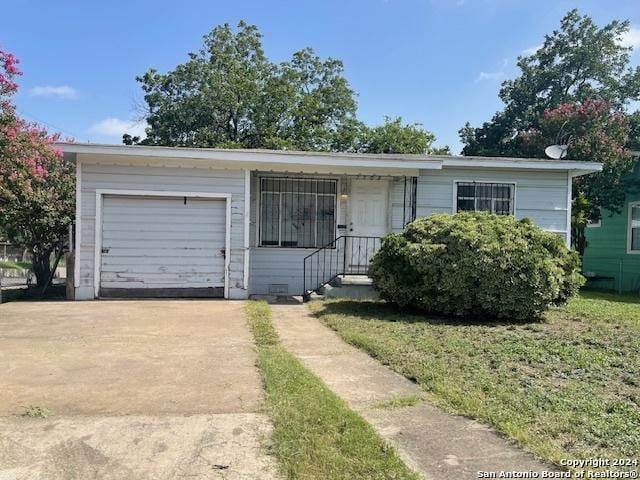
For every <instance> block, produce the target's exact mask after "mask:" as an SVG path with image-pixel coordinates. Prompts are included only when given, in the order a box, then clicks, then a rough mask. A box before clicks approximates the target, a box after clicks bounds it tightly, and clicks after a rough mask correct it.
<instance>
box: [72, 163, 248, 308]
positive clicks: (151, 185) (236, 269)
mask: <svg viewBox="0 0 640 480" xmlns="http://www.w3.org/2000/svg"><path fill="white" fill-rule="evenodd" d="M78 160H79V161H80V162H81V164H82V178H81V189H82V192H81V195H82V197H81V212H80V214H81V241H80V245H79V254H80V259H79V262H80V291H81V294H80V296H81V297H84V298H88V297H89V293H88V292H91V296H93V267H94V245H95V238H94V236H95V234H94V232H95V211H96V210H95V209H96V199H95V193H96V190H98V189H104V190H145V191H146V190H149V191H159V192H162V191H166V192H169V191H173V192H203V193H230V194H232V200H231V245H230V247H231V258H230V265H229V288H230V295H233V296H243V295H246V291H244V290H243V268H244V267H243V266H244V178H245V177H244V175H245V174H244V171H243V170H216V169H209V168H176V167H151V166H132V165H124V164H108V165H107V164H103V163H100V164H98V163H91V159H90V157H86V156H84V155H80V154H79V155H78ZM179 217H180V216H179V215H175V216H173V215H169V217H168V218H167V223H166V227H167V230H168V231H172V230H176V229H179V228H180V226H179V222H181V221H182V219H181V218H179ZM105 234H106V235H109V232H108V231H107V232H105ZM130 235H131V234H129V233H126V232H124V231H123V232H119V233H118V236H119V237H120V238H121V239H122V240H126V239H127V237H130ZM194 235H196V236H197V232H194ZM194 240H197V238H194ZM149 248H162V245H161V244H160V245H159V244H157V243H156V244H154V245H151V244H150V245H149ZM242 292H244V294H243V293H242Z"/></svg>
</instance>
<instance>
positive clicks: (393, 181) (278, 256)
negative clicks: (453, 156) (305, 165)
mask: <svg viewBox="0 0 640 480" xmlns="http://www.w3.org/2000/svg"><path fill="white" fill-rule="evenodd" d="M261 175H276V176H287V175H290V176H292V177H304V176H310V175H300V174H286V173H283V174H278V173H272V172H269V173H267V172H265V173H260V172H252V174H251V208H250V211H251V217H250V225H251V228H250V232H251V234H250V244H251V249H250V252H251V253H250V262H249V266H250V267H249V268H250V274H249V293H251V294H254V295H268V294H276V293H280V294H283V295H284V294H288V295H301V294H302V292H303V290H304V281H303V271H304V267H303V261H304V257H306V256H307V255H309V254H311V253H313V252H315V251H316V250H317V249H315V248H273V247H259V246H258V235H257V229H258V213H257V212H258V195H259V191H260V185H259V177H260V176H261ZM316 176H317V177H319V178H337V179H338V181H339V185H338V189H339V192H338V193H340V191H347V192H348V191H349V184H350V179H351V177H350V176H346V175H341V176H340V175H338V176H336V175H316ZM410 180H411V178H410V177H408V178H407V189H406V191H405V189H404V177H394V178H390V200H389V202H390V205H389V215H390V219H389V224H390V225H391V227H392V230H394V231H399V230H401V229H402V227H403V223H402V222H403V205H404V203H403V195H405V194H406V196H407V201H409V199H410V198H411V197H410V194H411V190H410V188H411V182H410ZM338 203H339V206H338V209H339V212H338V225H345V226H346V225H347V224H348V211H349V199H348V198H345V197H342V196H341V195H338ZM405 208H406V212H405V218H406V221H407V222H408V221H409V220H410V215H411V207H410V205H407V206H406V207H405ZM348 234H349V232H348V228H339V229H338V230H337V236H340V235H348ZM331 255H333V256H335V255H340V253H339V252H336V251H334V252H332V253H331ZM334 258H335V257H334Z"/></svg>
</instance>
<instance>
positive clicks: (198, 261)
mask: <svg viewBox="0 0 640 480" xmlns="http://www.w3.org/2000/svg"><path fill="white" fill-rule="evenodd" d="M104 257H105V256H104V255H103V256H102V265H120V266H123V267H127V266H128V267H131V268H135V267H136V266H138V265H151V266H154V267H165V266H166V267H167V268H168V267H171V266H173V265H189V266H191V265H202V264H205V263H209V264H211V257H186V258H173V257H121V258H108V259H105V258H104Z"/></svg>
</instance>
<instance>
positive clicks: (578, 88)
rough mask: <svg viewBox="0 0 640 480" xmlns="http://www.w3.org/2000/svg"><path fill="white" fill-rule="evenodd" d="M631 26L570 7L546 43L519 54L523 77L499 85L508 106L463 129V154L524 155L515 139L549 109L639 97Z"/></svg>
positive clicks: (617, 103) (616, 104)
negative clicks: (629, 42)
mask: <svg viewBox="0 0 640 480" xmlns="http://www.w3.org/2000/svg"><path fill="white" fill-rule="evenodd" d="M628 30H629V22H628V21H624V22H620V21H612V22H611V23H609V24H607V25H605V26H604V27H603V28H598V26H597V25H596V24H595V23H594V22H593V20H592V19H591V18H590V17H588V16H586V15H584V16H581V15H580V14H579V13H578V11H577V10H575V9H574V10H571V11H569V12H568V13H567V14H566V15H565V17H564V18H563V19H562V20H561V22H560V29H559V30H554V31H553V32H552V33H551V34H549V35H546V36H545V40H544V44H543V45H542V47H540V48H539V49H538V50H537V51H536V52H535V53H534V54H532V55H529V56H522V57H519V58H518V67H519V68H520V70H521V74H520V76H519V77H518V78H516V79H514V80H507V81H505V82H504V83H503V84H502V88H501V89H500V98H501V99H502V101H503V102H504V103H505V108H504V110H503V111H501V112H497V113H496V114H495V115H494V116H493V118H492V119H491V121H489V122H486V123H484V124H483V125H482V127H480V128H473V127H472V126H471V125H470V124H469V123H467V124H466V125H465V126H464V127H463V128H462V129H461V130H460V138H461V140H462V142H463V143H464V148H463V153H464V154H465V155H497V156H505V155H510V156H520V155H521V152H519V150H518V143H517V142H514V138H515V137H516V136H517V134H518V132H523V131H527V130H528V129H530V128H537V127H538V121H539V119H540V117H541V116H542V114H543V112H544V111H545V110H548V109H553V108H555V107H557V106H559V105H561V104H565V103H571V102H582V101H585V100H588V99H601V100H604V101H606V102H608V103H609V104H610V105H611V106H612V108H614V109H616V110H618V111H622V110H623V108H624V107H625V106H627V105H628V104H629V103H630V102H631V101H633V100H638V99H640V67H635V68H634V67H631V66H630V55H629V54H630V52H631V48H629V47H625V46H623V45H622V44H621V42H620V40H621V37H622V35H623V34H625V33H626V32H627V31H628Z"/></svg>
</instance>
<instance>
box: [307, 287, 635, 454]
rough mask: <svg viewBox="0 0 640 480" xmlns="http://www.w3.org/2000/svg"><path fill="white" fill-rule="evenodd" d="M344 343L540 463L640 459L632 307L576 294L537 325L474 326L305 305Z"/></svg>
mask: <svg viewBox="0 0 640 480" xmlns="http://www.w3.org/2000/svg"><path fill="white" fill-rule="evenodd" d="M310 305H311V308H312V310H313V311H314V312H315V313H316V314H317V315H318V316H319V317H320V318H321V319H322V320H323V321H324V322H326V324H327V325H329V326H330V327H331V328H333V329H335V330H336V331H337V332H338V333H339V334H340V335H341V336H342V337H343V338H344V339H345V340H347V341H348V342H350V343H352V344H354V345H356V346H358V347H360V348H362V349H364V350H366V351H367V352H368V353H369V354H371V355H372V356H374V357H376V358H378V359H379V360H380V361H382V362H383V363H385V364H388V365H389V366H390V367H391V368H393V369H394V370H396V371H397V372H399V373H401V374H403V375H405V376H406V377H408V378H411V379H414V380H415V381H417V382H418V383H419V384H420V385H421V386H422V387H423V388H424V389H425V391H426V392H427V394H428V397H429V398H430V399H431V400H432V401H434V402H435V403H436V404H438V405H440V406H442V407H443V408H445V409H447V410H450V411H452V412H456V413H460V414H464V415H468V416H471V417H474V418H477V419H479V420H481V421H483V422H486V423H488V424H491V425H493V426H494V427H495V428H496V429H498V430H499V431H501V432H502V433H504V434H505V435H507V436H509V437H511V438H513V439H515V440H516V441H517V442H519V443H520V444H521V445H522V446H524V447H525V448H527V449H528V450H530V451H532V452H534V453H536V454H537V455H538V456H540V457H541V458H543V459H545V460H547V461H551V462H554V463H559V461H560V459H562V458H588V457H606V458H625V457H638V456H639V455H640V305H638V299H637V298H636V297H630V298H627V299H625V298H621V297H615V296H607V295H602V294H584V295H582V296H581V297H580V298H578V299H575V300H573V301H572V302H571V303H570V304H569V305H568V306H567V307H565V308H562V309H556V310H553V311H552V312H550V313H549V314H548V315H547V317H546V319H545V321H540V322H529V323H513V324H510V323H508V322H492V321H486V322H474V321H472V320H469V321H464V320H462V321H459V320H454V319H447V318H438V317H434V316H430V315H424V314H420V313H417V312H401V311H399V310H397V309H395V308H393V307H391V306H389V305H386V304H384V303H382V302H367V301H349V300H334V301H324V302H312V303H311V304H310Z"/></svg>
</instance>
